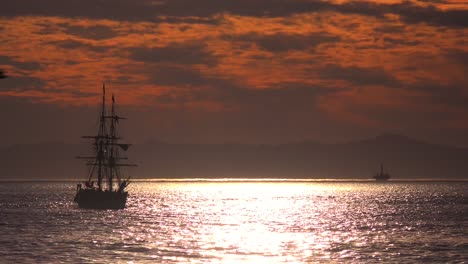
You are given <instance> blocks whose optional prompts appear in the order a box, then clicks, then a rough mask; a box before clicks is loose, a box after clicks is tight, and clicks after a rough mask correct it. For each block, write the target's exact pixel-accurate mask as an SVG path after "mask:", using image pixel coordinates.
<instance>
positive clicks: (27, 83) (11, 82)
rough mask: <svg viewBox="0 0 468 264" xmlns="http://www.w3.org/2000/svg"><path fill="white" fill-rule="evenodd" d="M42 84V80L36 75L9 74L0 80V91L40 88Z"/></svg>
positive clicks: (42, 86)
mask: <svg viewBox="0 0 468 264" xmlns="http://www.w3.org/2000/svg"><path fill="white" fill-rule="evenodd" d="M44 85H45V83H44V81H42V80H41V79H39V78H36V77H28V76H9V78H6V79H3V80H2V81H1V86H0V91H12V90H14V91H27V90H40V89H43V88H44Z"/></svg>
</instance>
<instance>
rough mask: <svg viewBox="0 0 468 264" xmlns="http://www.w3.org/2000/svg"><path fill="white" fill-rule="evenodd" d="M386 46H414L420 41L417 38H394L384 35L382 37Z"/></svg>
mask: <svg viewBox="0 0 468 264" xmlns="http://www.w3.org/2000/svg"><path fill="white" fill-rule="evenodd" d="M382 40H383V41H384V43H385V45H386V46H387V48H388V46H406V47H408V46H415V45H419V44H421V42H420V41H417V40H408V39H402V38H395V37H384V38H383V39H382Z"/></svg>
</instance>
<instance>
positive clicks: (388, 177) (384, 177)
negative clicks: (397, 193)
mask: <svg viewBox="0 0 468 264" xmlns="http://www.w3.org/2000/svg"><path fill="white" fill-rule="evenodd" d="M374 179H375V180H376V181H388V179H390V176H387V175H383V176H374Z"/></svg>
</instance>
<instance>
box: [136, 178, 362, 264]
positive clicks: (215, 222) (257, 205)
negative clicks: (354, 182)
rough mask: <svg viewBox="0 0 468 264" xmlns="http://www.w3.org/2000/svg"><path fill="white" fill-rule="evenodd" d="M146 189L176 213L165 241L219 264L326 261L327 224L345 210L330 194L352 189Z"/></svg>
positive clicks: (330, 234) (255, 185) (149, 208)
mask: <svg viewBox="0 0 468 264" xmlns="http://www.w3.org/2000/svg"><path fill="white" fill-rule="evenodd" d="M152 188H154V189H152V193H151V196H153V197H158V194H157V193H158V192H160V194H161V195H160V196H159V197H161V200H159V202H160V204H159V205H156V207H158V206H162V207H163V208H165V209H167V211H168V212H170V213H169V214H176V216H174V217H175V219H174V220H175V222H176V223H177V224H175V225H176V226H177V227H176V229H179V228H180V229H179V230H174V231H175V232H174V234H173V236H174V237H173V238H172V239H171V240H176V241H185V242H187V241H191V242H190V243H188V242H187V243H188V244H190V246H188V247H190V248H193V247H194V246H195V247H198V248H199V251H200V252H202V253H201V255H202V256H203V257H212V258H216V259H221V260H222V262H223V263H237V262H238V261H243V262H252V263H258V261H259V260H262V262H264V261H266V260H267V259H268V262H269V263H273V262H287V263H294V262H297V263H301V262H303V261H304V260H307V258H315V259H317V258H319V259H329V258H330V256H331V252H330V250H329V249H330V247H331V246H330V244H331V243H333V241H334V240H335V239H336V238H335V234H334V231H333V230H332V229H331V226H330V225H329V223H327V221H329V220H330V218H333V217H337V215H335V214H337V210H346V206H345V207H343V206H342V205H339V204H337V203H336V200H335V193H337V192H343V191H345V192H346V191H348V192H349V191H351V190H352V189H353V187H352V186H346V185H338V186H336V185H333V184H320V183H312V184H311V183H297V182H293V183H288V182H284V183H279V182H227V183H223V182H195V183H189V184H187V183H164V184H162V185H161V186H152ZM146 189H147V190H148V188H146ZM173 198H174V200H173ZM156 207H155V203H149V204H147V205H146V207H145V208H140V210H142V211H146V212H153V213H158V212H157V211H158V209H157V208H156ZM163 211H165V210H163ZM159 213H160V212H159ZM167 220H168V219H167V218H166V219H164V221H167ZM343 221H345V219H343ZM340 222H341V221H340ZM149 232H151V231H149ZM338 238H339V239H349V236H348V237H346V238H340V237H339V236H338ZM182 243H184V242H182Z"/></svg>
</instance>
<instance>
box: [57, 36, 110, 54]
mask: <svg viewBox="0 0 468 264" xmlns="http://www.w3.org/2000/svg"><path fill="white" fill-rule="evenodd" d="M49 44H52V45H56V46H58V47H60V48H63V49H72V50H73V49H82V48H84V49H86V50H89V51H93V52H97V53H102V52H106V51H108V50H109V47H105V46H94V45H91V44H88V43H85V42H83V41H77V40H72V39H68V40H60V41H53V42H49Z"/></svg>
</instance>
